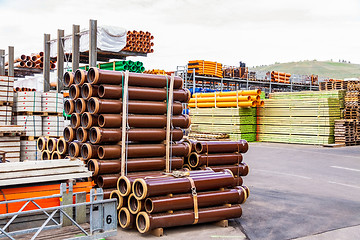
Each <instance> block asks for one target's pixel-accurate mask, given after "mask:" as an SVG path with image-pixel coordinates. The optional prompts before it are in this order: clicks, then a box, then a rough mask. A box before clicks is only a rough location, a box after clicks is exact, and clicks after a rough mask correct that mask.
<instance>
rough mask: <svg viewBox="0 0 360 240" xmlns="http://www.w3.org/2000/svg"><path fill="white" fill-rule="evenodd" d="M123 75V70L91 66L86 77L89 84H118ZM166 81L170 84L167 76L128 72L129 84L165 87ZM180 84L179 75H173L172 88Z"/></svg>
mask: <svg viewBox="0 0 360 240" xmlns="http://www.w3.org/2000/svg"><path fill="white" fill-rule="evenodd" d="M124 75H125V74H124V72H120V71H108V70H100V69H98V68H95V67H92V68H90V69H89V71H88V76H87V77H88V82H89V83H91V84H114V85H120V84H122V81H123V79H124V78H125V76H124ZM167 82H168V86H170V77H169V76H164V75H154V74H143V73H133V72H130V73H129V82H128V84H129V86H140V87H157V88H164V87H166V85H167V84H166V83H167ZM182 85H183V80H182V79H181V78H180V77H177V76H175V79H174V89H177V88H181V87H182Z"/></svg>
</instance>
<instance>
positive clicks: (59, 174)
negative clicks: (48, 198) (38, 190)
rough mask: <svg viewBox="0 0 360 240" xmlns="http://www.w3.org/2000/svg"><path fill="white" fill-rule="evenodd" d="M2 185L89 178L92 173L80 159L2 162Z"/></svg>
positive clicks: (0, 172)
mask: <svg viewBox="0 0 360 240" xmlns="http://www.w3.org/2000/svg"><path fill="white" fill-rule="evenodd" d="M0 164H1V168H0V187H5V186H13V185H19V184H31V183H40V182H52V181H61V180H65V181H66V180H68V179H75V178H87V177H90V176H91V173H90V172H89V171H88V169H87V168H86V167H85V165H84V163H83V162H82V161H79V160H73V161H70V160H63V161H28V162H22V163H20V162H13V163H0Z"/></svg>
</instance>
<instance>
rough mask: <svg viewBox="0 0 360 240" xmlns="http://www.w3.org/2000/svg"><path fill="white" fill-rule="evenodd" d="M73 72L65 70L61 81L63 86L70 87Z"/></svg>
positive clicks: (72, 82) (72, 81) (72, 80)
mask: <svg viewBox="0 0 360 240" xmlns="http://www.w3.org/2000/svg"><path fill="white" fill-rule="evenodd" d="M74 76H75V73H74V72H65V74H64V78H63V82H64V85H65V87H70V86H71V85H72V84H74Z"/></svg>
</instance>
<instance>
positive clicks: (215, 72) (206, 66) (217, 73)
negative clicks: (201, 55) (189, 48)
mask: <svg viewBox="0 0 360 240" xmlns="http://www.w3.org/2000/svg"><path fill="white" fill-rule="evenodd" d="M194 70H195V74H197V75H203V76H211V77H218V78H222V77H223V70H222V64H221V63H218V62H211V61H204V60H192V61H189V62H188V73H193V72H194Z"/></svg>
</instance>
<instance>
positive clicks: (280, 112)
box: [257, 90, 344, 144]
mask: <svg viewBox="0 0 360 240" xmlns="http://www.w3.org/2000/svg"><path fill="white" fill-rule="evenodd" d="M343 101H344V91H336V90H335V91H326V92H322V91H321V92H314V91H304V92H292V93H285V92H284V93H272V94H270V99H267V100H265V106H266V107H265V108H262V109H260V110H259V112H258V129H257V130H258V140H259V141H265V142H283V143H302V144H331V143H334V121H335V120H337V119H340V118H341V111H342V108H343V107H344V102H343Z"/></svg>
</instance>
